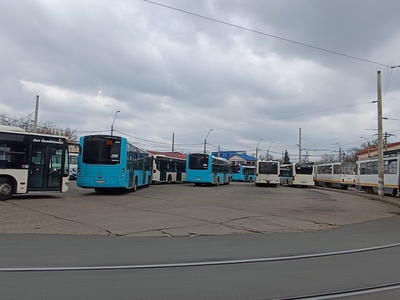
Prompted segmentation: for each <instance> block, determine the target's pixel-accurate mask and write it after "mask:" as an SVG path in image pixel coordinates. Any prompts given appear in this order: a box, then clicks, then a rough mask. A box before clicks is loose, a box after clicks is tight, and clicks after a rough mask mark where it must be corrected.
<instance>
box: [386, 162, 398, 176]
mask: <svg viewBox="0 0 400 300" xmlns="http://www.w3.org/2000/svg"><path fill="white" fill-rule="evenodd" d="M388 173H389V174H396V173H397V160H396V159H392V160H389V169H388Z"/></svg>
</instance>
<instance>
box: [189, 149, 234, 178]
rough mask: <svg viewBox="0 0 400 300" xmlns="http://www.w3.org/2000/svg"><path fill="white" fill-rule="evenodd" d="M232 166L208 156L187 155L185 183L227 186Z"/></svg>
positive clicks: (224, 160)
mask: <svg viewBox="0 0 400 300" xmlns="http://www.w3.org/2000/svg"><path fill="white" fill-rule="evenodd" d="M231 180H232V166H231V164H230V163H229V162H228V161H227V160H226V159H225V158H220V157H215V156H212V155H208V154H199V153H195V154H189V155H188V156H187V159H186V182H191V183H194V184H195V185H201V184H214V185H217V186H218V185H220V184H229V183H230V181H231Z"/></svg>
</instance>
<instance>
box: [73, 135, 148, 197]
mask: <svg viewBox="0 0 400 300" xmlns="http://www.w3.org/2000/svg"><path fill="white" fill-rule="evenodd" d="M79 143H80V146H81V147H80V155H79V156H78V174H77V185H78V186H79V187H82V188H92V189H94V190H95V191H98V192H99V191H106V190H111V189H126V190H131V191H133V192H135V191H136V190H137V188H138V187H140V186H146V187H147V186H149V184H150V182H151V160H152V159H151V156H150V155H149V154H148V153H147V152H146V151H144V150H141V149H139V148H137V147H135V146H133V145H131V144H129V143H128V141H127V139H126V138H124V137H119V136H110V135H89V136H83V137H81V138H80V140H79Z"/></svg>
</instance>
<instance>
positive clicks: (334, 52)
mask: <svg viewBox="0 0 400 300" xmlns="http://www.w3.org/2000/svg"><path fill="white" fill-rule="evenodd" d="M143 1H144V2H148V3H151V4H154V5H158V6H161V7H164V8H168V9H171V10H175V11H179V12H181V13H185V14H188V15H192V16H195V17H198V18H202V19H205V20H209V21H212V22H216V23H220V24H224V25H227V26H231V27H235V28H239V29H242V30H246V31H250V32H253V33H257V34H260V35H264V36H268V37H271V38H274V39H278V40H281V41H285V42H289V43H293V44H296V45H300V46H304V47H308V48H312V49H315V50H319V51H324V52H328V53H331V54H335V55H339V56H343V57H347V58H350V59H355V60H359V61H363V62H366V63H370V64H374V65H379V66H383V67H387V68H392V66H389V65H386V64H382V63H379V62H375V61H372V60H368V59H364V58H360V57H356V56H353V55H348V54H344V53H340V52H337V51H333V50H329V49H325V48H321V47H317V46H313V45H310V44H306V43H302V42H298V41H295V40H291V39H287V38H283V37H280V36H277V35H273V34H269V33H265V32H262V31H259V30H255V29H251V28H248V27H244V26H240V25H236V24H233V23H229V22H225V21H221V20H218V19H214V18H211V17H206V16H203V15H200V14H197V13H193V12H190V11H187V10H184V9H180V8H176V7H172V6H169V5H165V4H161V3H157V2H153V1H149V0H143Z"/></svg>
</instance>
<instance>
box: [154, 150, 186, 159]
mask: <svg viewBox="0 0 400 300" xmlns="http://www.w3.org/2000/svg"><path fill="white" fill-rule="evenodd" d="M147 152H149V153H150V154H151V155H153V156H155V157H157V156H158V157H166V158H176V159H181V160H186V154H183V153H179V152H162V151H152V150H147Z"/></svg>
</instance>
